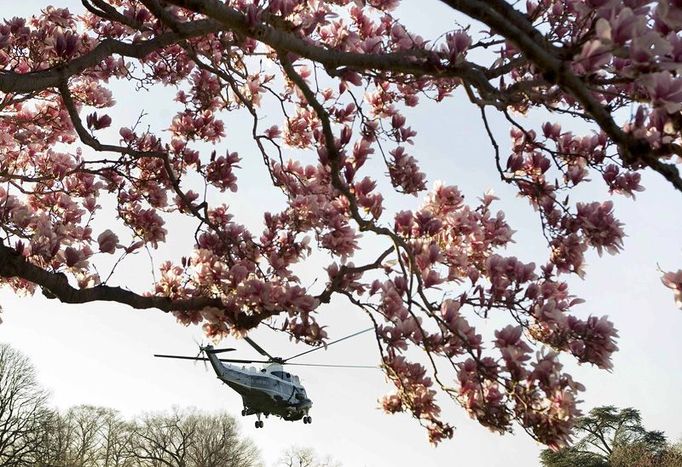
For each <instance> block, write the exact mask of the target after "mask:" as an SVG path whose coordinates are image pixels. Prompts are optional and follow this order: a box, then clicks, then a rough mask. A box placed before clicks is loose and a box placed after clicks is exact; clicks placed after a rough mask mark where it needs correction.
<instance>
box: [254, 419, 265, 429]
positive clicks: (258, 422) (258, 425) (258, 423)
mask: <svg viewBox="0 0 682 467" xmlns="http://www.w3.org/2000/svg"><path fill="white" fill-rule="evenodd" d="M255 425H256V428H263V420H256V424H255Z"/></svg>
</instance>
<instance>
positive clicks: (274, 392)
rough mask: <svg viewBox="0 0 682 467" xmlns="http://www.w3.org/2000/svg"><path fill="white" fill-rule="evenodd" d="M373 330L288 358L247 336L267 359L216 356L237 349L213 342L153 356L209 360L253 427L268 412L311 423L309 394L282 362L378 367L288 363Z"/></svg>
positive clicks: (318, 365)
mask: <svg viewBox="0 0 682 467" xmlns="http://www.w3.org/2000/svg"><path fill="white" fill-rule="evenodd" d="M373 329H374V328H373V327H372V328H368V329H364V330H362V331H359V332H356V333H354V334H351V335H348V336H346V337H343V338H341V339H337V340H335V341H333V342H329V343H328V344H327V345H325V346H320V347H315V348H313V349H309V350H306V351H305V352H301V353H298V354H296V355H293V356H291V357H289V358H281V357H273V356H272V355H270V354H269V353H268V352H267V351H265V349H263V348H262V347H261V346H260V345H258V344H257V343H256V342H254V341H253V339H251V338H250V337H248V336H246V337H244V340H245V341H246V342H247V343H248V344H250V345H251V347H253V348H254V349H255V350H256V351H257V352H258V353H259V354H261V355H262V356H264V357H267V360H252V359H236V358H218V356H217V354H219V353H223V352H233V351H235V350H236V349H233V348H222V349H217V348H214V347H213V346H212V345H206V346H201V345H200V346H199V355H197V356H195V357H189V356H184V355H165V354H155V355H154V356H155V357H158V358H175V359H182V360H195V361H197V360H198V361H205V362H206V361H208V362H209V363H210V364H211V367H212V368H213V371H214V372H215V374H216V376H217V377H218V379H219V380H221V381H222V382H223V383H225V384H227V385H228V386H229V387H230V388H231V389H233V390H234V391H236V392H237V393H238V394H239V395H240V396H241V397H242V402H243V407H244V408H243V409H242V412H241V414H242V416H248V415H256V417H257V420H256V422H255V427H256V428H263V425H264V422H263V420H261V416H265V418H267V417H269V416H270V415H274V416H277V417H280V418H282V419H284V420H286V421H292V422H293V421H297V420H303V423H304V424H310V423H312V421H313V419H312V417H311V416H310V415H309V412H310V409H311V408H312V406H313V402H312V400H311V399H310V398H309V397H308V394H307V393H306V390H305V388H304V387H303V385H302V384H301V380H300V378H299V377H298V376H297V375H294V374H292V373H290V372H288V371H285V369H284V365H297V366H309V367H328V368H377V367H376V366H368V365H327V364H315V363H291V362H290V361H291V360H293V359H294V358H298V357H301V356H303V355H307V354H309V353H311V352H314V351H316V350H320V349H323V348H327V347H329V346H330V345H333V344H336V343H337V342H341V341H344V340H346V339H350V338H351V337H355V336H357V335H359V334H362V333H364V332H367V331H370V330H373ZM234 363H241V364H242V366H238V365H233V364H234ZM253 363H256V364H262V365H263V366H262V367H261V368H256V367H253V366H249V367H246V366H244V365H246V364H253Z"/></svg>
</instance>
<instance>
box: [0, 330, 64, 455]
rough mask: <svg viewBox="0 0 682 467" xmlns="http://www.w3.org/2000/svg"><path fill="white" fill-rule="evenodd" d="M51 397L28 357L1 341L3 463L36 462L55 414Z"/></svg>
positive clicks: (0, 437) (0, 452)
mask: <svg viewBox="0 0 682 467" xmlns="http://www.w3.org/2000/svg"><path fill="white" fill-rule="evenodd" d="M47 397H48V394H47V392H46V391H45V390H44V389H42V388H41V387H40V385H39V384H38V381H37V378H36V372H35V369H34V368H33V365H31V363H30V362H29V360H28V358H26V357H25V356H24V355H23V354H21V353H20V352H19V351H17V350H15V349H13V348H11V347H10V346H9V345H7V344H0V465H3V466H24V465H34V464H35V459H36V457H37V456H38V454H39V450H40V441H41V439H42V434H43V432H42V427H43V426H44V425H45V424H46V423H47V422H48V421H49V420H50V419H51V417H52V414H51V413H50V410H49V409H48V407H47Z"/></svg>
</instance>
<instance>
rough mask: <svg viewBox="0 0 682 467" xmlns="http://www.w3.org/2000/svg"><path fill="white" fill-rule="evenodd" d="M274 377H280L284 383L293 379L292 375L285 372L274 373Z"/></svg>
mask: <svg viewBox="0 0 682 467" xmlns="http://www.w3.org/2000/svg"><path fill="white" fill-rule="evenodd" d="M272 375H273V376H276V377H278V378H279V379H282V380H284V381H287V380H289V379H290V378H291V375H290V374H289V373H285V372H283V371H273V372H272Z"/></svg>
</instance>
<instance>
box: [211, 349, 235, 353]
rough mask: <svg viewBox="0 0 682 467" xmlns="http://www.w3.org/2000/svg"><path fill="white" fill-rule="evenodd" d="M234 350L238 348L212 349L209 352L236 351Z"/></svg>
mask: <svg viewBox="0 0 682 467" xmlns="http://www.w3.org/2000/svg"><path fill="white" fill-rule="evenodd" d="M234 350H237V349H211V350H209V351H208V352H211V353H223V352H232V351H234Z"/></svg>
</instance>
